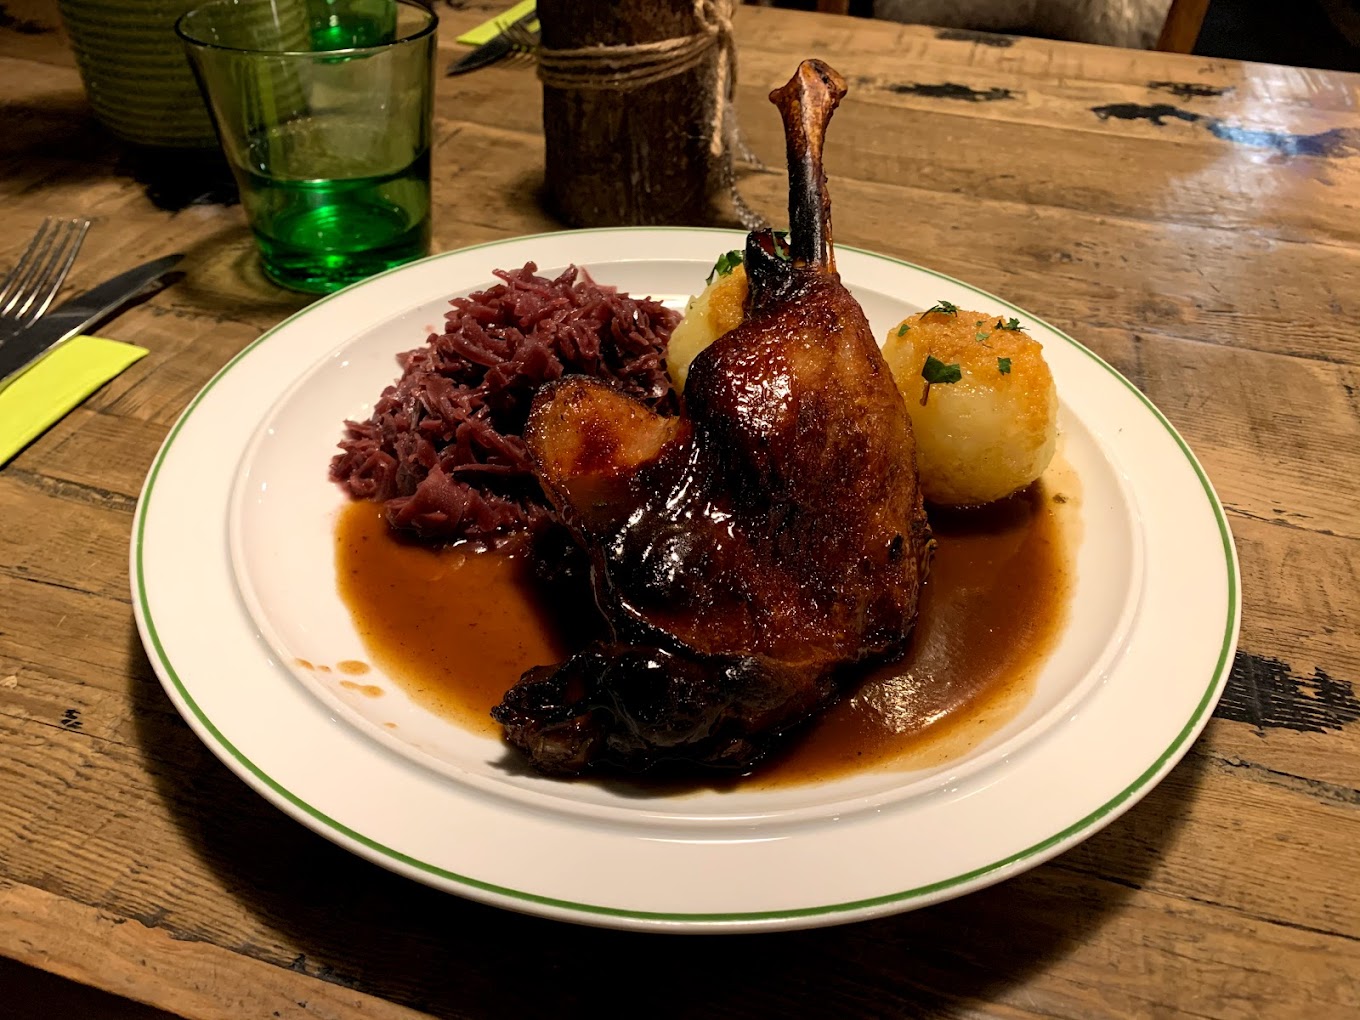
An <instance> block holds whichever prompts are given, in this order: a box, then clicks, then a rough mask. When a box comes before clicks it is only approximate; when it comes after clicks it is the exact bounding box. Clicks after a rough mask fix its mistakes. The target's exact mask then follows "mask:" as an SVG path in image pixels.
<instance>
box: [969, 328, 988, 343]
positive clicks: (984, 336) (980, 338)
mask: <svg viewBox="0 0 1360 1020" xmlns="http://www.w3.org/2000/svg"><path fill="white" fill-rule="evenodd" d="M991 335H992V334H990V333H984V332H982V330H978V331H977V332H976V333H974V334H973V336H975V337H977V340H978V342H979V343H984V344H985V343H986V342H987V338H988V337H989V336H991Z"/></svg>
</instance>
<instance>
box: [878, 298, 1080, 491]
mask: <svg viewBox="0 0 1360 1020" xmlns="http://www.w3.org/2000/svg"><path fill="white" fill-rule="evenodd" d="M883 355H884V357H885V358H886V359H887V362H888V367H889V368H890V369H892V373H893V378H894V379H895V380H896V381H897V387H898V389H899V390H901V391H902V396H903V398H904V399H905V400H906V403H907V411H908V413H909V414H910V415H911V423H912V427H913V431H914V432H915V435H916V456H917V464H918V467H919V469H920V473H921V489H922V491H923V492H924V494H925V497H926V499H927V500H929V501H930V502H932V503H938V504H943V505H949V506H973V505H978V504H982V503H990V502H992V501H993V500H997V499H1001V498H1003V497H1005V496H1009V495H1010V494H1011V493H1013V492H1017V491H1018V490H1020V489H1023V488H1024V487H1025V486H1026V485H1029V484H1030V483H1031V482H1033V481H1034V480H1035V479H1036V478H1038V477H1039V476H1040V475H1041V474H1043V472H1044V469H1045V468H1046V467H1048V463H1049V461H1050V460H1052V458H1053V450H1054V447H1055V446H1056V444H1057V434H1058V428H1057V418H1058V393H1057V390H1056V388H1055V387H1054V385H1053V376H1052V374H1051V373H1050V372H1049V369H1048V364H1047V362H1045V361H1044V355H1043V348H1042V346H1041V345H1040V343H1039V342H1038V341H1037V340H1035V339H1034V338H1033V337H1031V336H1029V335H1028V334H1027V333H1026V332H1025V331H1024V328H1023V327H1022V326H1021V325H1020V323H1019V321H1018V320H1016V319H1013V318H1011V319H1008V318H1004V317H998V316H996V315H984V314H983V313H982V312H970V311H966V310H964V309H961V308H958V307H956V306H955V305H953V304H950V303H949V302H947V301H942V302H940V303H939V304H938V305H936V306H935V307H934V308H931V309H928V310H926V311H924V312H920V313H918V314H916V315H909V316H907V318H905V319H903V320H902V322H900V323H899V324H898V325H896V326H894V327H893V328H892V329H890V330H889V331H888V336H887V340H886V342H885V343H884V346H883Z"/></svg>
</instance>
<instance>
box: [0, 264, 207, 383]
mask: <svg viewBox="0 0 1360 1020" xmlns="http://www.w3.org/2000/svg"><path fill="white" fill-rule="evenodd" d="M183 258H184V256H183V255H167V256H165V257H164V258H160V259H156V260H155V261H154V262H147V263H145V264H144V265H140V266H138V267H137V268H135V269H129V270H128V271H127V272H126V273H119V274H118V275H117V276H115V277H114V278H113V279H111V280H106V281H105V282H103V283H101V284H99V286H97V287H93V288H91V289H90V290H87V291H86V292H85V293H84V294H81V295H79V296H78V297H73V298H72V299H71V300H70V301H67V302H66V303H65V304H63V305H62V306H61V307H60V308H58V309H57V310H56V311H52V312H48V313H47V314H46V315H44V316H43V317H42V318H41V319H39V320H38V321H37V322H35V323H34V324H33V325H31V326H29V327H28V328H27V329H25V330H22V331H21V332H19V333H16V334H14V335H13V336H11V337H8V338H7V339H6V340H5V341H4V343H2V344H0V389H3V388H4V387H6V386H8V385H9V384H10V382H12V381H13V380H14V378H15V377H16V376H18V375H19V374H20V373H21V372H23V371H24V370H25V369H27V368H28V367H29V366H30V365H32V364H33V363H34V362H35V361H37V360H38V359H39V358H43V357H46V356H47V355H48V354H50V353H51V352H52V351H53V350H55V349H56V348H57V347H58V346H60V345H61V344H62V343H64V342H65V341H67V340H69V339H71V337H73V336H75V335H76V334H78V333H80V332H81V331H82V330H84V329H86V328H88V327H89V326H93V325H94V324H95V323H97V322H99V321H100V320H101V319H104V318H105V317H107V316H108V315H109V313H110V312H113V311H116V310H117V309H118V308H119V307H121V306H122V305H123V304H125V303H126V302H127V301H130V300H131V299H132V298H134V297H136V296H137V295H138V294H140V293H141V292H142V291H143V290H145V289H146V288H147V287H148V286H149V285H150V284H151V283H154V282H155V281H156V280H158V279H159V278H160V277H162V276H164V275H165V274H166V273H168V272H170V270H172V269H174V268H175V266H177V265H179V263H180V260H181V259H183Z"/></svg>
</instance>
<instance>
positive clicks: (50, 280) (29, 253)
mask: <svg viewBox="0 0 1360 1020" xmlns="http://www.w3.org/2000/svg"><path fill="white" fill-rule="evenodd" d="M89 229H90V221H89V220H86V219H80V218H73V219H69V220H68V219H55V220H54V219H53V218H52V217H50V216H49V217H48V218H47V219H45V220H43V221H42V225H41V226H40V227H38V232H37V233H36V234H34V235H33V240H31V241H29V242H28V247H27V248H25V249H24V253H23V254H22V255H20V256H19V261H18V262H17V263H15V266H14V268H13V269H11V270H10V271H9V275H8V276H6V277H5V279H4V281H3V282H0V339H3V338H6V337H11V336H14V335H15V334H16V333H20V332H22V331H23V330H25V329H27V328H28V327H29V326H31V325H33V324H34V323H35V322H37V321H38V320H39V319H41V318H42V317H43V314H44V313H45V312H46V311H47V309H48V307H49V306H50V305H51V304H52V299H53V298H54V297H56V296H57V291H59V290H61V285H62V284H63V283H64V282H65V281H66V274H67V273H69V272H70V271H71V266H72V265H73V264H74V263H75V260H76V255H78V254H79V253H80V246H81V244H83V243H84V241H85V232H86V231H87V230H89Z"/></svg>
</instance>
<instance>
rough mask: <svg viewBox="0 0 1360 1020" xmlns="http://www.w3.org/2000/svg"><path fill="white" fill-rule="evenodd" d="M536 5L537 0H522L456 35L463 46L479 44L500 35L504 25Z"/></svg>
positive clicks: (516, 19) (515, 19)
mask: <svg viewBox="0 0 1360 1020" xmlns="http://www.w3.org/2000/svg"><path fill="white" fill-rule="evenodd" d="M537 6H538V0H522V2H521V3H517V4H515V6H514V7H511V8H510V9H509V10H508V11H506V12H505V13H503V14H497V15H496V16H495V17H494V18H492V19H491V20H490V21H483V22H482V23H481V24H480V25H478V26H477V27H476V28H470V29H468V30H467V31H466V32H464V33H463V34H462V35H460V36H459V37H458V41H459V42H460V43H462V44H463V45H465V46H480V45H482V43H484V42H490V41H491V40H492V39H494V38H496V36H498V35H500V34H501V32H502V30H504V28H505V26H506V25H509V24H510V23H511V22H514V21H518V20H519V19H520V18H522V17H524V15H526V14H528V13H529V12H530V11H532V10H533V9H534V8H535V7H537Z"/></svg>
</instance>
